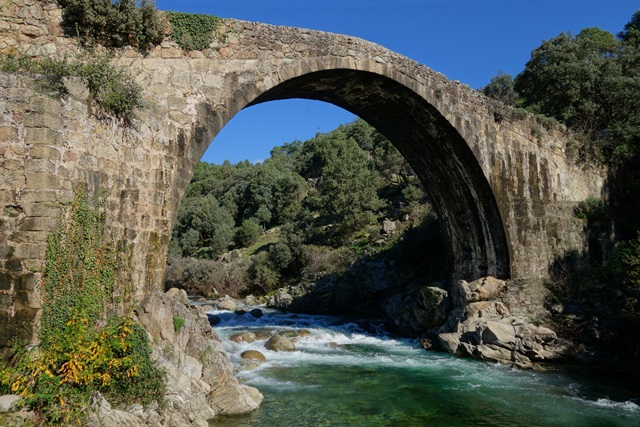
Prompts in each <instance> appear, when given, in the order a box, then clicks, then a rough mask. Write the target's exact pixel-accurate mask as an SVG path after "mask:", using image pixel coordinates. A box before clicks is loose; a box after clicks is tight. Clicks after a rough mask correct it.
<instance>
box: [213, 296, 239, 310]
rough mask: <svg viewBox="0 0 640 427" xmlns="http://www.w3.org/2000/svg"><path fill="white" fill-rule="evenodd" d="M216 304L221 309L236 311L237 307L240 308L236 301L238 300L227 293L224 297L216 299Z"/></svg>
mask: <svg viewBox="0 0 640 427" xmlns="http://www.w3.org/2000/svg"><path fill="white" fill-rule="evenodd" d="M216 305H217V306H218V309H219V310H229V311H236V309H237V308H238V303H237V302H236V300H234V299H233V298H231V297H230V296H228V295H225V296H224V297H223V298H221V299H219V300H218V301H216Z"/></svg>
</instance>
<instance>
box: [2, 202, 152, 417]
mask: <svg viewBox="0 0 640 427" xmlns="http://www.w3.org/2000/svg"><path fill="white" fill-rule="evenodd" d="M60 224H61V225H60V227H59V228H58V229H57V230H56V231H55V232H54V233H52V234H51V235H50V237H49V239H48V243H47V251H46V261H45V269H44V273H43V282H42V293H43V317H42V324H41V329H40V331H39V338H40V345H39V346H36V347H35V348H31V347H29V346H27V347H25V346H24V345H16V346H15V347H14V355H13V357H12V358H11V360H10V362H8V363H7V365H5V366H3V367H2V368H1V369H0V391H10V392H11V393H17V394H19V395H20V396H21V397H22V398H23V400H24V403H25V404H26V405H27V406H28V407H29V408H31V409H32V410H33V411H35V412H36V413H37V415H38V418H39V420H41V421H42V425H83V422H84V418H85V417H86V411H87V408H88V406H89V403H90V400H91V397H92V396H94V395H95V394H96V393H97V392H100V393H102V394H103V395H104V396H105V397H107V398H108V399H109V400H110V401H111V403H112V404H131V403H132V402H139V403H142V404H148V403H150V402H151V401H162V398H163V396H164V382H163V374H162V372H160V371H159V370H158V369H157V368H156V367H155V366H154V365H153V363H152V361H151V350H150V348H149V343H148V341H147V334H146V331H144V329H142V327H141V326H139V325H138V324H137V323H135V322H134V321H133V320H131V319H129V318H121V317H118V316H111V317H108V316H107V314H108V311H109V309H110V308H111V307H112V304H113V301H112V300H111V295H112V292H113V290H114V286H115V285H114V273H115V270H116V267H117V265H116V259H115V256H114V253H113V249H112V247H113V245H111V244H109V243H107V242H106V241H105V240H104V238H103V234H104V233H103V231H104V230H103V224H104V216H103V214H102V213H101V205H100V204H98V205H97V206H96V207H91V206H90V204H89V202H88V201H87V199H86V196H85V193H84V192H83V191H77V193H76V195H75V198H74V200H73V201H72V202H71V203H70V205H69V206H68V212H67V214H66V216H64V217H63V218H62V221H61V223H60Z"/></svg>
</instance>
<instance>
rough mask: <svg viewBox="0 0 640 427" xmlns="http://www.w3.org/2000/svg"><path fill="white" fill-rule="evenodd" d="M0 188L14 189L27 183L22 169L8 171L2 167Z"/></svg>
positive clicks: (0, 169)
mask: <svg viewBox="0 0 640 427" xmlns="http://www.w3.org/2000/svg"><path fill="white" fill-rule="evenodd" d="M0 171H1V173H0V188H1V189H6V190H14V189H18V188H22V187H24V185H25V176H24V173H23V172H22V171H7V170H3V169H2V168H0Z"/></svg>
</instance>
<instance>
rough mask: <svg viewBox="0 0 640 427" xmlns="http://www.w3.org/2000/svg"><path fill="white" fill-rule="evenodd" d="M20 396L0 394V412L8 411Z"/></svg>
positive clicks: (13, 407)
mask: <svg viewBox="0 0 640 427" xmlns="http://www.w3.org/2000/svg"><path fill="white" fill-rule="evenodd" d="M20 399H21V397H20V396H17V395H15V394H7V395H4V396H0V413H2V412H9V411H12V410H14V409H16V408H15V406H16V404H17V403H18V402H20Z"/></svg>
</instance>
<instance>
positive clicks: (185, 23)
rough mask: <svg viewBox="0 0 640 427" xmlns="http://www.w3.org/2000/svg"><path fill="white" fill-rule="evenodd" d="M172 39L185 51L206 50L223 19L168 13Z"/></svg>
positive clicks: (193, 14) (192, 14)
mask: <svg viewBox="0 0 640 427" xmlns="http://www.w3.org/2000/svg"><path fill="white" fill-rule="evenodd" d="M166 17H167V19H168V20H169V22H170V23H171V38H172V39H173V40H174V41H175V42H176V43H178V46H180V47H181V48H183V49H184V50H204V49H207V48H208V47H209V45H211V43H212V42H213V40H214V34H215V31H216V29H217V28H218V25H219V24H220V21H221V19H220V18H218V17H217V16H212V15H201V14H195V13H184V12H166Z"/></svg>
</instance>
